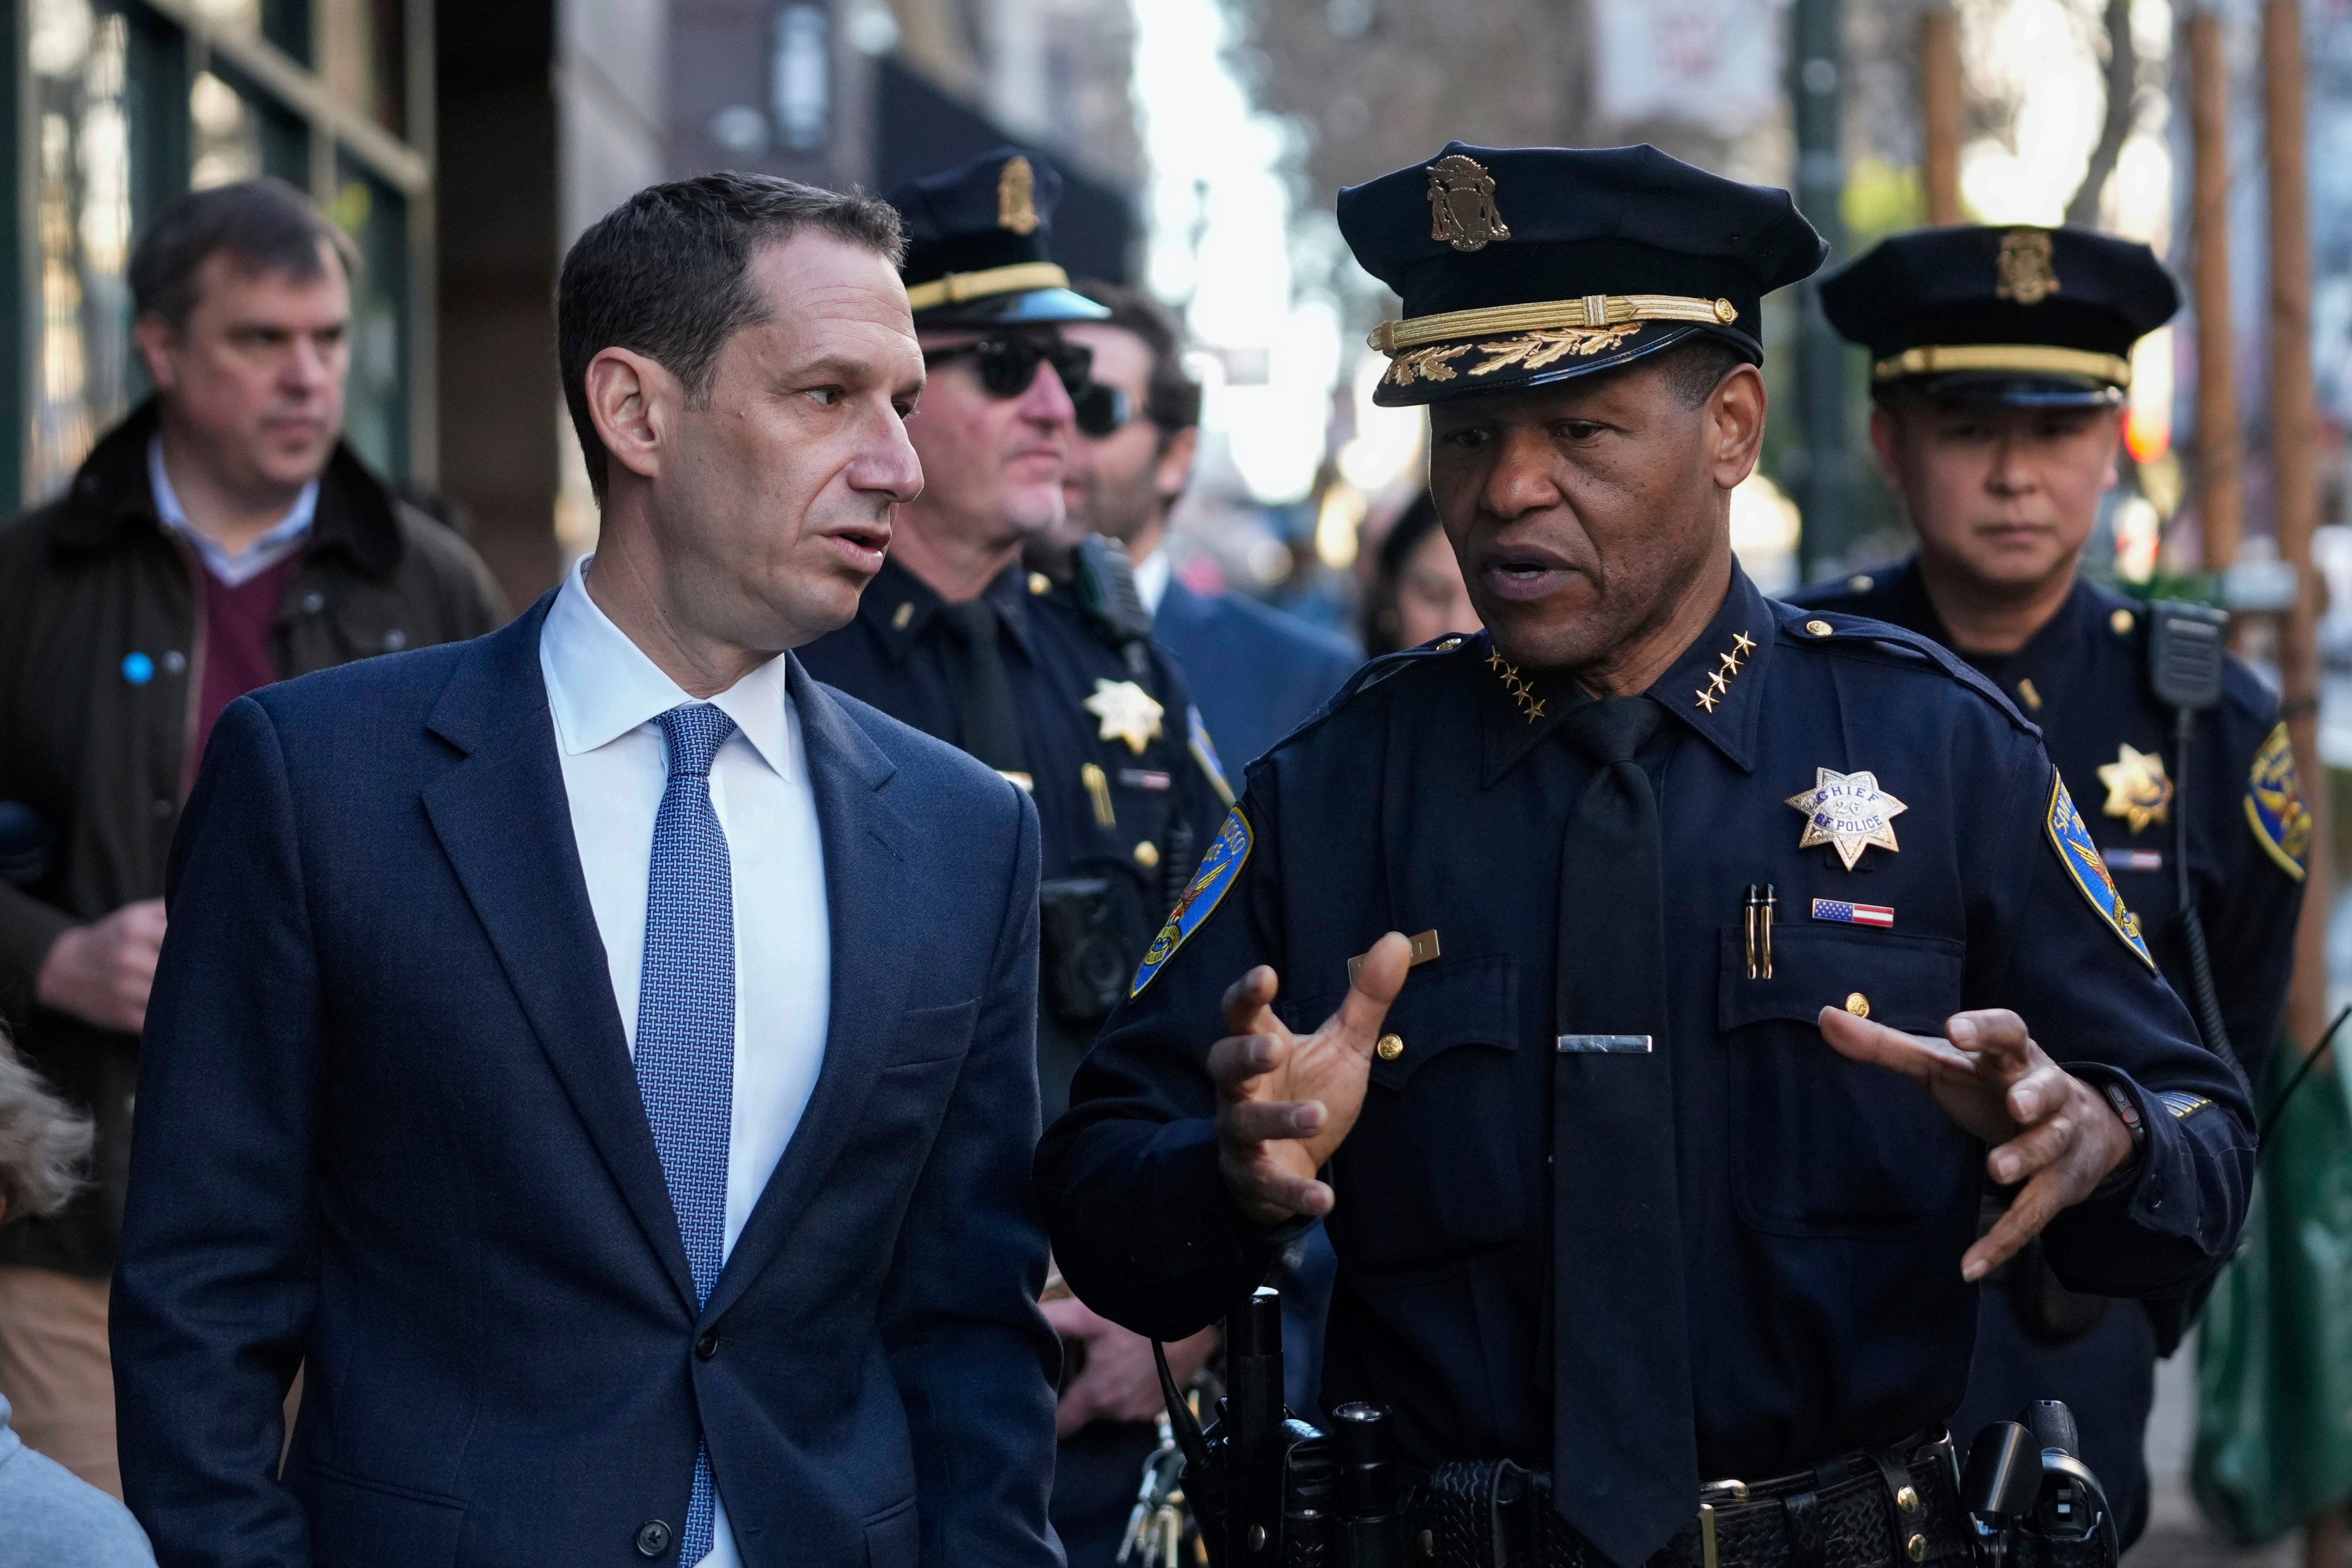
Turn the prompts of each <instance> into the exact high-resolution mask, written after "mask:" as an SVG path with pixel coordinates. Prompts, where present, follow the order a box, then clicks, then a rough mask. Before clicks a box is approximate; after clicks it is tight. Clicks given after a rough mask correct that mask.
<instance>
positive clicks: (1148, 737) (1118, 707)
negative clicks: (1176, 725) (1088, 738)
mask: <svg viewBox="0 0 2352 1568" xmlns="http://www.w3.org/2000/svg"><path fill="white" fill-rule="evenodd" d="M1086 710H1087V712H1089V713H1091V714H1093V715H1094V716H1095V717H1096V718H1097V719H1099V720H1101V721H1102V734H1101V736H1100V737H1099V738H1100V739H1102V740H1105V741H1125V742H1127V744H1128V747H1129V750H1131V751H1132V752H1135V754H1136V755H1137V756H1141V755H1143V748H1144V747H1146V746H1148V745H1150V744H1151V742H1154V741H1156V740H1158V739H1160V714H1161V713H1163V712H1165V711H1166V710H1165V709H1163V708H1161V707H1160V704H1159V703H1157V702H1155V701H1153V700H1152V698H1151V694H1150V692H1148V691H1146V690H1144V689H1143V688H1141V687H1140V686H1138V685H1137V684H1136V683H1135V682H1133V681H1132V680H1105V679H1101V678H1100V677H1097V678H1096V679H1095V694H1094V695H1093V696H1092V697H1089V698H1087V700H1086Z"/></svg>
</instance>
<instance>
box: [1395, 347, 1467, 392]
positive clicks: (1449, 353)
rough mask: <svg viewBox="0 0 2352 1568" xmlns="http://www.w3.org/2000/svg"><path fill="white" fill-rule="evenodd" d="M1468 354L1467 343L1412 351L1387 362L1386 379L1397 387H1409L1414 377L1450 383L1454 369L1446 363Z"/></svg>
mask: <svg viewBox="0 0 2352 1568" xmlns="http://www.w3.org/2000/svg"><path fill="white" fill-rule="evenodd" d="M1469 352H1470V345H1469V344H1468V343H1433V344H1431V345H1430V346H1429V347H1427V348H1425V349H1414V350H1412V351H1411V352H1410V353H1401V354H1399V355H1397V356H1396V358H1394V359H1392V360H1391V361H1390V362H1389V370H1388V376H1387V379H1388V380H1389V381H1391V382H1393V383H1395V384H1397V385H1399V386H1411V385H1412V383H1413V378H1414V377H1415V376H1418V377H1420V378H1421V379H1422V380H1423V381H1452V380H1453V379H1454V367H1453V365H1451V364H1449V363H1447V362H1448V361H1449V360H1456V359H1460V358H1461V357H1462V356H1463V355H1464V354H1466V353H1469Z"/></svg>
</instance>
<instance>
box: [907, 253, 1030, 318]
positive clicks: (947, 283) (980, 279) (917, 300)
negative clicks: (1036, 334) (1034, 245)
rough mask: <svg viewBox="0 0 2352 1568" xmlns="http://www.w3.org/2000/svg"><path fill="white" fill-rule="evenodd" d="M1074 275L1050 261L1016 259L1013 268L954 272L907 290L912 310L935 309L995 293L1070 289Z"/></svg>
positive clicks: (909, 305) (909, 307)
mask: <svg viewBox="0 0 2352 1568" xmlns="http://www.w3.org/2000/svg"><path fill="white" fill-rule="evenodd" d="M1069 286H1070V275H1069V274H1068V273H1066V272H1065V271H1063V270H1062V269H1061V268H1058V267H1056V266H1055V265H1054V264H1053V263H1052V262H1050V261H1016V262H1014V263H1013V265H1012V266H1010V267H989V268H982V269H981V270H980V271H978V272H950V273H948V274H947V275H946V276H945V277H941V278H934V279H931V280H930V281H929V282H928V283H918V284H916V285H915V286H914V287H913V288H911V289H908V290H907V308H908V310H937V309H938V308H939V307H940V306H941V305H961V304H962V303H963V302H964V301H965V300H985V299H987V298H988V297H989V296H990V295H992V294H1026V293H1028V292H1030V291H1031V290H1032V289H1066V288H1068V287H1069Z"/></svg>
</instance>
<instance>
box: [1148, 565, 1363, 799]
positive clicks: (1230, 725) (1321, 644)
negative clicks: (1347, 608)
mask: <svg viewBox="0 0 2352 1568" xmlns="http://www.w3.org/2000/svg"><path fill="white" fill-rule="evenodd" d="M1151 638H1152V640H1153V641H1154V642H1156V643H1158V644H1160V647H1164V648H1166V649H1167V650H1168V651H1169V652H1170V653H1172V654H1174V655H1175V656H1176V662H1177V663H1178V664H1180V665H1181V666H1182V667H1183V669H1184V679H1185V680H1186V682H1187V683H1188V684H1190V685H1191V687H1192V700H1193V702H1194V703H1195V704H1197V705H1198V706H1199V708H1200V710H1201V720H1202V722H1203V723H1205V724H1206V725H1208V727H1209V733H1210V735H1211V736H1212V737H1213V739H1214V740H1215V741H1216V742H1217V755H1218V756H1219V758H1220V759H1221V760H1222V761H1223V763H1224V765H1225V767H1226V770H1227V773H1228V777H1227V780H1226V782H1227V783H1229V784H1232V785H1233V786H1234V789H1235V790H1236V791H1238V790H1239V789H1240V788H1241V783H1242V770H1243V769H1244V768H1245V767H1247V766H1248V765H1249V764H1250V763H1254V762H1255V761H1256V760H1257V759H1258V758H1260V757H1262V756H1264V755H1265V753H1266V752H1270V751H1272V750H1274V744H1275V742H1277V741H1279V740H1281V739H1282V738H1283V737H1284V736H1285V735H1287V734H1289V733H1290V732H1291V731H1293V730H1296V729H1297V728H1298V726H1299V725H1301V724H1304V723H1305V722H1307V720H1308V719H1310V718H1312V717H1314V714H1315V710H1317V709H1318V708H1320V707H1322V706H1323V704H1324V703H1326V702H1328V701H1329V700H1331V698H1332V696H1333V695H1334V694H1335V693H1337V692H1338V691H1339V688H1341V687H1342V686H1345V685H1346V684H1347V683H1348V677H1349V676H1351V675H1353V674H1355V673H1356V667H1357V666H1359V665H1360V664H1362V663H1363V662H1364V656H1363V655H1362V654H1361V653H1360V652H1358V651H1357V650H1356V648H1355V647H1352V646H1351V645H1350V644H1349V642H1348V640H1347V639H1346V638H1345V637H1335V636H1333V635H1332V634H1331V633H1329V632H1326V631H1323V630H1320V629H1319V628H1318V627H1315V626H1308V625H1307V623H1306V622H1305V621H1302V620H1300V619H1298V618H1297V616H1286V615H1284V614H1283V613H1282V612H1281V611H1279V610H1274V609H1268V608H1267V607H1266V606H1265V605H1261V604H1259V603H1258V602H1257V601H1256V600H1255V599H1249V598H1244V597H1243V596H1242V595H1238V594H1217V595H1207V594H1196V593H1194V592H1192V589H1190V588H1187V587H1186V586H1184V584H1181V583H1180V582H1177V581H1176V580H1175V579H1174V578H1172V577H1171V579H1170V580H1169V583H1168V588H1167V591H1166V592H1165V593H1164V594H1162V595H1160V611H1159V613H1158V614H1157V615H1155V616H1153V617H1152V620H1151Z"/></svg>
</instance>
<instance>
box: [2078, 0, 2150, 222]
mask: <svg viewBox="0 0 2352 1568" xmlns="http://www.w3.org/2000/svg"><path fill="white" fill-rule="evenodd" d="M2105 31H2106V35H2107V113H2106V118H2105V121H2103V122H2102V123H2101V125H2100V126H2099V141H2098V144H2097V145H2096V146H2095V147H2093V148H2092V149H2091V161H2090V163H2089V164H2088V165H2087V166H2086V167H2085V168H2084V171H2083V183H2082V184H2080V185H2077V186H2076V187H2075V188H2074V196H2073V198H2072V199H2071V200H2069V201H2068V202H2067V203H2066V221H2067V222H2068V223H2070V224H2073V225H2074V226H2077V227H2079V228H2096V227H2097V226H2098V225H2099V196H2100V194H2101V193H2102V192H2104V191H2105V189H2106V188H2107V179H2108V177H2109V176H2110V175H2112V174H2114V173H2115V172H2116V160H2117V159H2119V158H2121V157H2122V156H2123V152H2124V143H2125V142H2126V141H2128V140H2129V139H2130V137H2131V133H2132V126H2133V124H2134V123H2135V122H2136V121H2137V119H2138V118H2139V50H2138V48H2137V47H2136V46H2135V45H2134V44H2133V42H2132V31H2131V0H2107V5H2106V15H2105Z"/></svg>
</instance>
